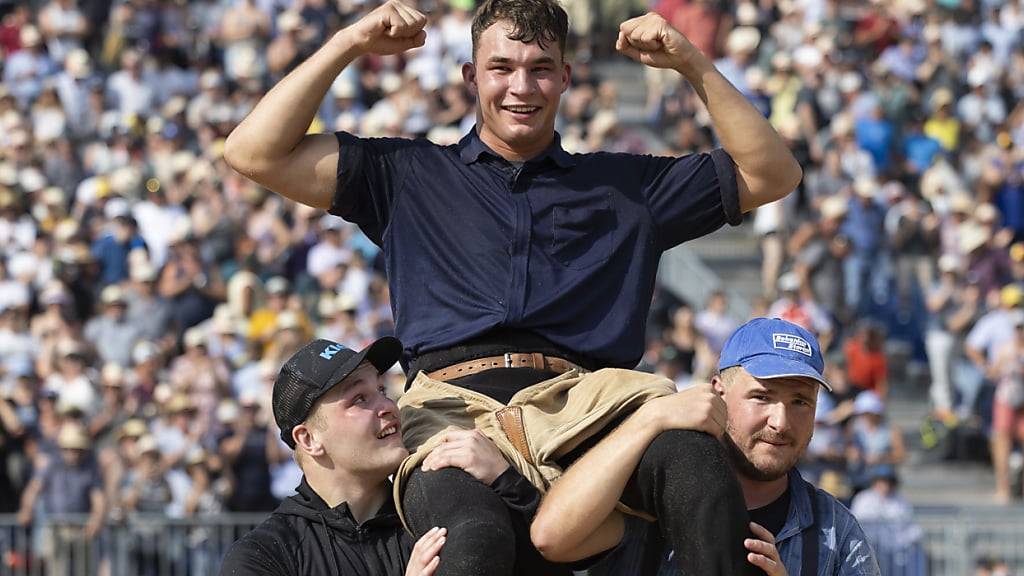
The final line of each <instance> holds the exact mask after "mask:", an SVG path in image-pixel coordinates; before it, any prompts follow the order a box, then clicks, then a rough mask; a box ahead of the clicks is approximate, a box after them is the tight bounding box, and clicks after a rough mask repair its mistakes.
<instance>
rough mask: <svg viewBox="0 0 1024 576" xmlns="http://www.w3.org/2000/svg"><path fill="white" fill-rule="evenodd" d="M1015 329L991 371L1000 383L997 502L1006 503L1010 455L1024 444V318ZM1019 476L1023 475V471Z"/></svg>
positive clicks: (995, 411)
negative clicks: (1018, 445) (1019, 445)
mask: <svg viewBox="0 0 1024 576" xmlns="http://www.w3.org/2000/svg"><path fill="white" fill-rule="evenodd" d="M1013 325H1014V334H1013V337H1012V338H1010V339H1009V340H1008V341H1007V342H1005V343H1003V344H1001V345H1000V346H999V347H998V348H997V349H996V352H995V356H994V358H993V362H992V368H991V374H992V376H993V377H994V379H995V381H996V395H995V402H994V404H993V407H992V464H993V466H994V468H995V476H996V499H997V500H999V501H1002V502H1007V501H1009V500H1010V484H1011V480H1010V465H1009V462H1010V452H1011V450H1012V448H1013V445H1014V442H1015V441H1016V442H1021V441H1024V314H1019V315H1017V317H1016V318H1015V319H1014V321H1013ZM1016 473H1017V474H1020V471H1019V470H1018V471H1017V472H1016ZM1019 480H1020V479H1019V478H1018V481H1019Z"/></svg>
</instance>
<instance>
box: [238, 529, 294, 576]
mask: <svg viewBox="0 0 1024 576" xmlns="http://www.w3.org/2000/svg"><path fill="white" fill-rule="evenodd" d="M268 544H270V545H271V546H272V545H273V544H280V541H278V540H273V541H271V542H264V541H263V540H262V539H258V538H254V537H253V535H252V533H250V534H249V535H247V536H245V537H243V538H242V539H241V540H239V541H238V542H235V543H234V544H233V545H232V546H231V549H230V550H228V553H227V555H226V556H225V557H224V561H223V562H222V563H221V565H220V576H236V575H237V576H242V575H246V576H290V575H292V574H294V575H296V576H297V575H298V570H296V569H295V567H294V566H292V565H291V563H290V562H288V559H289V558H290V555H289V554H285V553H284V551H283V550H274V549H271V548H270V547H268ZM277 547H278V546H274V548H277Z"/></svg>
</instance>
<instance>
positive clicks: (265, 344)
mask: <svg viewBox="0 0 1024 576" xmlns="http://www.w3.org/2000/svg"><path fill="white" fill-rule="evenodd" d="M266 292H267V301H266V303H265V304H264V305H263V307H262V308H259V309H257V310H256V311H255V312H253V313H252V317H250V319H249V332H248V334H247V336H248V338H249V342H250V343H252V344H253V345H255V346H258V347H259V350H260V351H261V352H262V353H263V354H262V355H263V356H266V354H267V352H268V351H269V350H270V348H271V344H272V341H273V336H274V334H275V333H276V332H277V330H278V316H279V315H280V314H281V313H282V312H285V311H286V310H287V311H290V312H292V313H293V314H294V315H295V316H296V319H297V321H298V325H299V327H300V328H301V331H302V341H307V340H311V339H312V338H313V325H312V323H311V322H310V321H309V318H308V317H307V316H306V314H305V313H304V312H302V310H301V308H299V307H297V306H291V305H290V304H289V300H290V299H291V285H290V284H289V283H288V280H287V279H285V278H283V277H281V276H274V277H273V278H271V279H270V280H267V284H266Z"/></svg>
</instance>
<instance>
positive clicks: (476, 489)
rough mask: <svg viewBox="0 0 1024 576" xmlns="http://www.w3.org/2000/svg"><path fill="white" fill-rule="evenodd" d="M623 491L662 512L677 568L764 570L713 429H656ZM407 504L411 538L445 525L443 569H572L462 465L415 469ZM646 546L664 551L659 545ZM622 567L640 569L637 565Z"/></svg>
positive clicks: (629, 499)
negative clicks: (536, 544)
mask: <svg viewBox="0 0 1024 576" xmlns="http://www.w3.org/2000/svg"><path fill="white" fill-rule="evenodd" d="M622 500H623V501H624V502H625V503H626V504H627V505H629V506H631V507H633V508H635V509H639V510H643V511H645V512H647V513H649V514H651V515H653V516H655V517H656V518H658V528H659V530H660V533H661V535H662V538H663V539H664V541H665V542H666V543H668V544H669V545H670V546H672V548H673V549H674V550H675V552H676V556H677V557H678V558H679V559H680V566H679V574H683V575H695V576H719V575H722V576H724V575H747V574H762V572H761V571H760V570H758V569H756V568H754V567H753V566H752V565H751V564H749V563H748V562H747V560H746V550H745V549H744V547H743V539H744V538H746V537H747V535H748V533H749V532H748V523H749V519H748V516H747V511H746V506H745V504H744V501H743V494H742V492H741V491H740V487H739V483H738V481H737V480H736V476H735V473H734V472H733V470H732V467H731V466H730V464H729V462H728V460H727V459H726V454H725V450H724V449H723V448H722V446H721V444H719V442H718V441H717V440H715V439H714V438H712V437H711V436H709V435H707V434H703V433H700V432H692V431H687V430H671V431H668V432H665V433H663V434H661V435H660V436H658V437H657V438H656V439H655V440H654V442H652V443H651V445H650V446H648V448H647V450H646V451H645V452H644V455H643V457H642V459H641V460H640V464H639V465H638V466H637V469H636V471H635V472H634V474H633V477H632V479H631V480H630V482H629V484H628V485H627V487H626V490H625V492H624V493H623V497H622ZM403 505H404V508H405V511H406V516H407V520H408V522H409V527H410V528H411V529H412V531H413V533H414V536H415V537H416V538H419V537H420V536H422V535H423V534H424V533H425V532H426V531H428V530H430V529H431V528H432V527H434V526H444V527H447V529H448V538H447V542H446V544H445V547H444V550H443V551H442V552H441V564H440V566H439V567H438V570H437V572H436V574H438V575H440V576H470V575H473V576H476V575H480V576H484V575H488V576H511V575H512V574H522V575H529V576H537V575H546V574H567V573H569V571H570V568H569V567H566V566H564V565H563V566H557V565H554V564H550V563H547V562H545V561H544V560H543V559H541V558H540V556H539V554H538V553H537V552H536V550H535V549H534V548H533V546H532V544H531V543H530V536H529V520H528V519H524V518H522V517H521V516H519V517H516V516H518V515H514V514H513V513H512V512H510V511H509V509H508V508H507V507H506V506H505V504H504V502H503V501H502V500H501V498H500V497H498V495H497V494H496V493H495V492H494V491H492V490H491V489H490V488H489V487H487V486H485V485H483V484H482V483H480V482H477V481H476V480H475V479H474V478H473V477H472V476H470V475H469V474H467V473H466V472H463V471H462V470H458V469H452V468H448V469H445V470H438V471H431V472H423V471H421V470H416V471H414V472H413V474H412V476H411V477H410V479H409V482H408V484H407V487H406V492H405V495H404V497H403ZM652 552H653V553H660V552H661V547H660V546H659V545H655V546H654V547H653V550H652ZM655 565H656V564H655ZM619 573H620V574H622V575H623V576H629V575H631V574H637V575H640V574H643V568H641V567H640V566H637V567H635V570H633V569H628V570H627V569H620V570H619Z"/></svg>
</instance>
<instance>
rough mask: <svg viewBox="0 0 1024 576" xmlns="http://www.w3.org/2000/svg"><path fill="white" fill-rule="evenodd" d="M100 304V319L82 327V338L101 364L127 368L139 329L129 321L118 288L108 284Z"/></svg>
mask: <svg viewBox="0 0 1024 576" xmlns="http://www.w3.org/2000/svg"><path fill="white" fill-rule="evenodd" d="M100 302H102V304H103V315H102V316H98V317H96V318H93V319H92V320H90V321H89V322H88V323H87V324H86V325H85V338H86V339H87V340H89V341H91V342H94V343H95V344H94V346H95V347H96V352H97V354H98V355H99V357H100V360H102V361H103V362H111V363H113V364H118V365H120V366H128V365H130V364H131V351H132V347H133V346H135V343H136V342H138V341H139V340H141V339H142V331H141V330H140V326H139V325H138V324H136V323H134V322H132V321H131V319H130V318H129V316H128V314H127V310H128V302H127V301H126V299H125V294H124V290H122V289H121V287H120V286H118V285H116V284H111V285H109V286H107V287H106V288H104V289H103V292H102V293H101V294H100Z"/></svg>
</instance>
